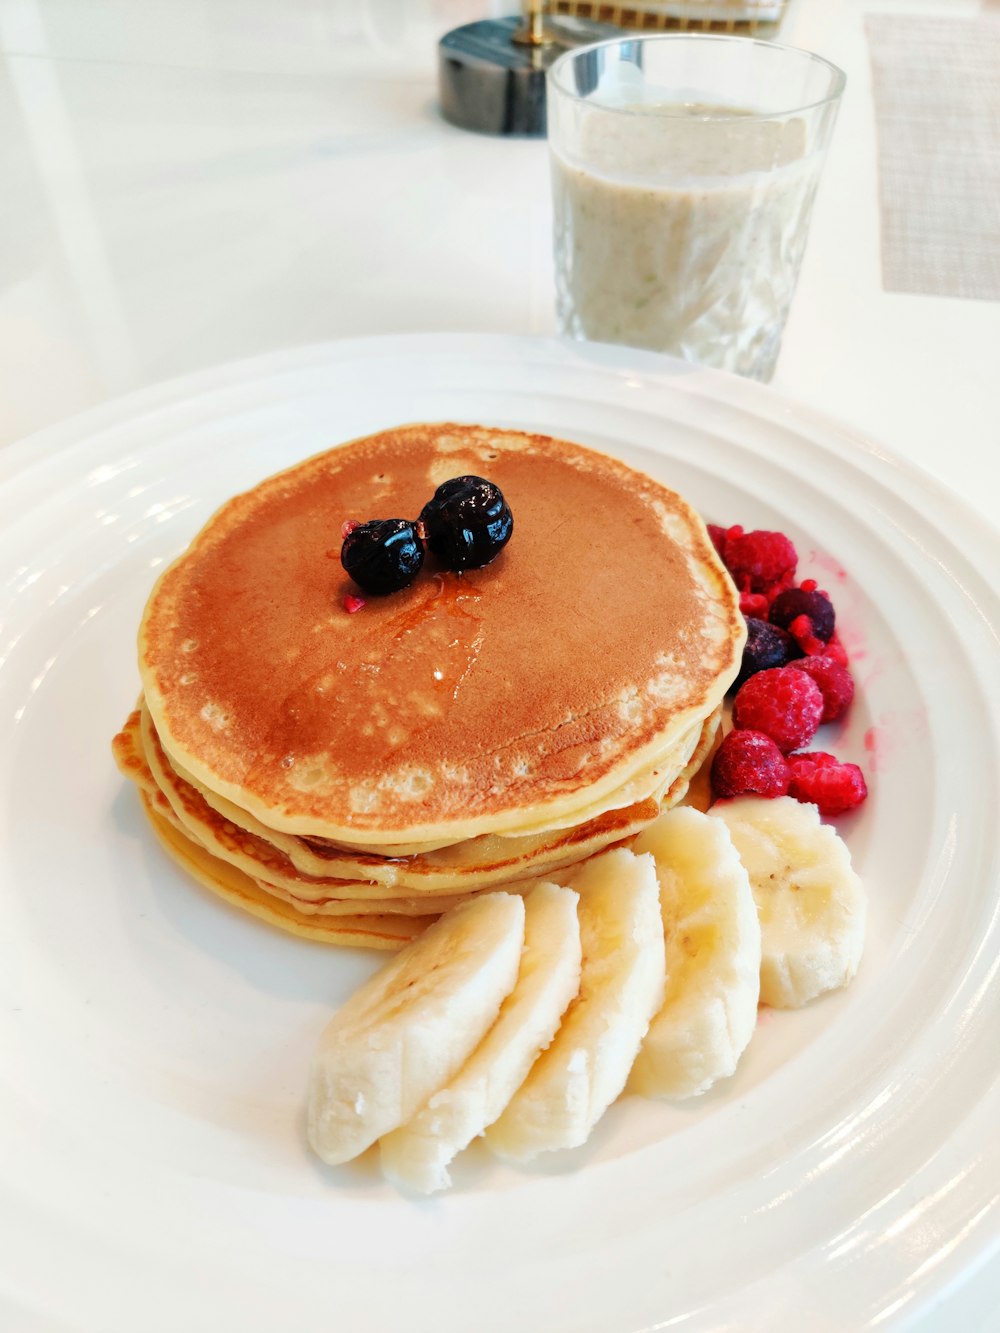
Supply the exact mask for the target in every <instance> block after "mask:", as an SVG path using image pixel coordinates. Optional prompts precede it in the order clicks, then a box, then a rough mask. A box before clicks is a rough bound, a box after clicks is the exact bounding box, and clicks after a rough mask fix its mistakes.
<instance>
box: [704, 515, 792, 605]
mask: <svg viewBox="0 0 1000 1333" xmlns="http://www.w3.org/2000/svg"><path fill="white" fill-rule="evenodd" d="M723 551H724V554H723V560H724V561H725V565H726V568H727V569H728V570H729V572H730V574H732V576H733V580H734V582H735V583H736V586H737V587H738V588H741V589H742V590H743V591H745V592H763V591H764V589H765V588H768V587H770V586H771V585H772V584H774V583H777V582H778V581H779V580H781V579H783V578H784V577H785V576H787V575H788V574H789V573H790V572H792V571H794V569H795V566H796V564H797V563H798V559H799V557H798V555H797V553H796V550H795V547H794V546H793V545H792V543H791V542H790V541H789V540H788V538H787V537H786V536H785V534H784V533H783V532H765V531H764V530H763V529H760V530H758V531H755V532H743V531H742V529H740V528H730V529H729V531H728V532H727V533H726V539H725V543H724V548H723Z"/></svg>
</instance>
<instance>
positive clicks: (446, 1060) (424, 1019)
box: [307, 893, 524, 1164]
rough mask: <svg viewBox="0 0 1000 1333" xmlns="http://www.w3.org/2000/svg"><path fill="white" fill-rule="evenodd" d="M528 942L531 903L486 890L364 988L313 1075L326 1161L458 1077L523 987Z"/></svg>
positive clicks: (315, 1127) (312, 1114) (352, 1153)
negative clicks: (524, 949) (520, 982)
mask: <svg viewBox="0 0 1000 1333" xmlns="http://www.w3.org/2000/svg"><path fill="white" fill-rule="evenodd" d="M523 943H524V901H523V899H522V898H521V897H519V896H518V895H517V894H507V893H490V894H486V895H484V896H483V897H482V898H476V899H474V900H473V901H471V902H467V903H463V904H462V905H461V906H460V907H456V908H454V909H453V910H452V911H450V912H448V913H447V914H446V915H445V916H443V917H441V918H440V920H438V921H437V922H435V924H434V925H432V926H431V927H429V928H428V930H426V931H425V932H424V934H423V935H421V936H420V937H419V938H418V939H416V940H414V942H413V943H412V944H410V945H408V946H407V947H406V948H405V949H403V950H402V952H401V953H399V954H397V955H396V956H395V957H394V958H393V959H392V960H391V961H390V962H389V963H388V964H387V965H386V966H385V967H384V968H382V970H381V971H380V972H377V973H376V974H375V976H373V977H372V978H371V979H370V980H369V981H367V982H366V983H365V984H364V985H363V986H361V988H360V989H359V990H357V991H355V993H354V994H353V995H352V996H351V998H350V999H349V1000H348V1001H347V1003H346V1004H345V1005H344V1006H343V1007H342V1008H341V1009H340V1010H339V1011H338V1012H337V1013H336V1014H335V1015H334V1017H333V1019H332V1020H331V1021H330V1023H329V1024H328V1025H327V1028H326V1030H325V1031H324V1033H323V1035H322V1037H321V1038H320V1042H319V1048H318V1050H317V1052H316V1055H315V1056H314V1058H313V1063H312V1069H311V1072H310V1080H309V1100H308V1111H307V1122H308V1123H307V1133H308V1138H309V1143H310V1145H311V1146H312V1148H313V1149H314V1151H315V1152H316V1153H318V1155H319V1156H320V1157H322V1159H323V1160H324V1161H325V1162H329V1163H331V1164H336V1163H339V1162H346V1161H348V1160H349V1159H350V1158H352V1157H356V1156H357V1154H358V1153H360V1152H363V1151H364V1150H365V1149H366V1148H367V1147H368V1146H369V1145H370V1144H372V1143H374V1142H375V1140H376V1139H377V1138H379V1137H380V1136H381V1135H383V1134H388V1133H389V1131H390V1130H393V1129H396V1128H397V1127H398V1126H399V1125H402V1124H404V1123H405V1122H406V1121H407V1120H409V1119H410V1118H411V1117H412V1116H413V1115H414V1114H415V1113H416V1112H417V1111H418V1110H419V1108H420V1107H421V1106H422V1105H423V1104H424V1102H426V1101H427V1100H428V1098H429V1097H431V1096H433V1094H434V1093H435V1092H437V1091H438V1090H439V1089H440V1088H442V1087H444V1086H445V1084H446V1083H448V1082H449V1080H451V1079H452V1078H454V1076H455V1075H456V1074H457V1072H458V1071H459V1069H460V1068H461V1067H462V1065H463V1064H464V1063H465V1061H466V1060H467V1059H468V1058H469V1056H470V1055H471V1054H472V1052H473V1051H474V1050H475V1048H476V1047H477V1046H478V1045H479V1043H480V1041H481V1040H482V1038H483V1036H484V1035H485V1033H486V1032H487V1031H488V1030H489V1028H490V1027H491V1026H492V1025H493V1023H495V1022H496V1018H497V1015H498V1014H499V1012H500V1006H501V1004H502V1003H503V1001H504V999H505V998H506V997H507V996H508V995H509V994H510V992H511V991H512V990H513V989H514V983H515V982H516V980H517V973H518V967H519V964H520V959H521V948H522V945H523Z"/></svg>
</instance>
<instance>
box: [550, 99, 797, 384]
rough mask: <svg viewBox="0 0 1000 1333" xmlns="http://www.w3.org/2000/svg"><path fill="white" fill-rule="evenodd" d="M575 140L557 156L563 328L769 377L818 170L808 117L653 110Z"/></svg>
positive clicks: (594, 124) (588, 128) (590, 125)
mask: <svg viewBox="0 0 1000 1333" xmlns="http://www.w3.org/2000/svg"><path fill="white" fill-rule="evenodd" d="M665 117H666V118H669V129H668V130H665V127H664V118H665ZM580 146H581V149H582V150H583V151H582V153H581V157H582V158H583V159H584V160H585V162H586V165H585V166H584V165H581V164H578V163H573V162H570V161H567V160H565V159H564V158H563V157H561V156H560V155H559V153H558V151H556V150H553V162H552V172H553V176H552V179H553V201H554V208H555V253H556V283H557V291H558V311H559V317H560V323H561V326H562V328H563V331H564V332H568V333H572V334H573V335H575V336H576V337H583V338H590V339H593V340H595V341H598V342H620V343H628V344H630V345H632V346H636V347H650V348H653V349H655V350H657V351H663V352H672V353H674V354H675V355H678V356H682V357H686V358H687V359H688V360H692V361H700V362H702V363H704V364H709V365H713V366H719V367H722V368H723V369H726V370H734V371H737V372H739V373H741V374H753V375H756V376H757V377H758V378H762V379H764V378H767V377H769V375H770V373H771V371H772V370H773V368H774V362H775V360H776V358H777V354H778V347H779V345H780V340H781V330H782V327H783V325H784V322H785V316H786V314H787V312H788V305H789V302H790V301H791V298H792V292H793V291H794V287H795V280H796V278H797V276H798V270H799V262H800V260H801V257H802V251H803V249H804V247H805V241H806V233H807V229H808V221H809V213H810V209H811V207H812V200H813V195H814V193H815V189H816V183H817V179H818V174H819V158H818V155H815V154H813V155H811V156H809V155H806V134H805V126H804V124H803V122H802V121H801V120H799V119H795V118H793V119H791V120H787V121H776V120H764V121H760V120H756V119H754V118H753V117H751V116H746V115H740V114H739V113H738V112H734V111H732V110H729V111H723V110H722V109H721V108H707V107H701V106H694V107H682V106H670V107H649V108H643V109H642V111H641V112H639V113H633V114H631V115H627V116H624V115H619V116H614V117H611V116H607V115H595V116H592V117H589V118H588V119H586V120H585V121H584V122H583V124H582V125H581V129H580Z"/></svg>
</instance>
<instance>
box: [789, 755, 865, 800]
mask: <svg viewBox="0 0 1000 1333" xmlns="http://www.w3.org/2000/svg"><path fill="white" fill-rule="evenodd" d="M788 766H789V768H790V769H791V774H792V780H791V782H790V784H789V787H788V794H789V795H790V796H794V797H795V799H796V800H797V801H804V802H806V803H807V804H810V805H815V806H817V807H818V809H819V812H820V814H821V815H842V814H845V813H846V812H847V811H848V810H853V809H855V807H856V806H859V805H860V804H861V802H862V801H863V800H864V799H865V797H866V796H867V795H868V788H867V786H866V785H865V778H864V774H863V773H862V772H861V769H860V768H858V766H857V764H842V763H841V762H840V761H839V760H838V759H836V758H835V757H834V756H833V755H832V754H826V753H824V751H822V750H811V751H806V752H805V753H803V754H793V755H791V756H790V757H789V759H788Z"/></svg>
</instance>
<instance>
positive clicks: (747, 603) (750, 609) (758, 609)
mask: <svg viewBox="0 0 1000 1333" xmlns="http://www.w3.org/2000/svg"><path fill="white" fill-rule="evenodd" d="M767 607H768V601H767V598H766V597H765V596H764V594H763V593H762V592H741V593H740V610H741V611H742V612H743V614H744V615H745V616H753V617H754V619H756V620H766V619H767Z"/></svg>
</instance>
